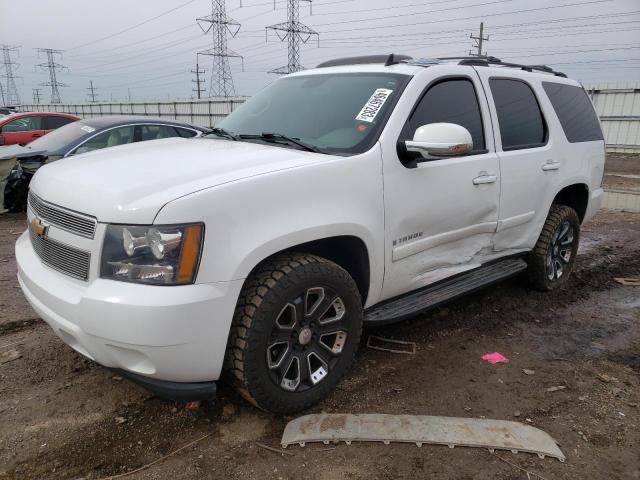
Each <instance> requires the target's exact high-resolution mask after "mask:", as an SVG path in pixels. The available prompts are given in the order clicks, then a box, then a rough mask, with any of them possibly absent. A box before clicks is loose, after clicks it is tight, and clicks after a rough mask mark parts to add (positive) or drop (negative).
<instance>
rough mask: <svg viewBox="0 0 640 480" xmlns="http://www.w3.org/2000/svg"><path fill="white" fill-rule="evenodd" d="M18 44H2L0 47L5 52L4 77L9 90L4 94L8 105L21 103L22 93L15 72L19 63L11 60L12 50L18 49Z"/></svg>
mask: <svg viewBox="0 0 640 480" xmlns="http://www.w3.org/2000/svg"><path fill="white" fill-rule="evenodd" d="M18 48H19V47H17V46H12V45H2V47H0V49H1V50H2V54H3V66H4V74H3V75H2V77H3V78H5V79H6V85H7V92H6V94H5V95H4V96H5V100H3V103H4V102H6V103H5V104H6V105H20V95H19V94H18V88H17V87H16V80H15V79H16V77H15V75H14V73H13V69H14V67H15V68H17V67H18V66H19V65H18V64H17V63H15V62H13V61H11V52H17V51H18Z"/></svg>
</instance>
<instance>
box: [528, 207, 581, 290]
mask: <svg viewBox="0 0 640 480" xmlns="http://www.w3.org/2000/svg"><path fill="white" fill-rule="evenodd" d="M579 243H580V220H579V219H578V214H577V213H576V211H575V210H574V209H573V208H571V207H567V206H565V205H552V206H551V210H550V211H549V215H548V216H547V220H546V221H545V223H544V227H542V233H540V237H539V238H538V242H537V243H536V245H535V247H534V249H533V251H531V252H530V253H529V255H528V256H527V263H528V266H529V268H528V270H527V274H528V280H529V283H530V284H531V286H532V287H533V288H535V289H537V290H541V291H550V290H555V289H556V288H559V287H561V286H562V285H564V283H565V282H566V281H567V280H568V278H569V276H570V275H571V272H572V271H573V267H574V265H575V261H576V255H577V253H578V245H579Z"/></svg>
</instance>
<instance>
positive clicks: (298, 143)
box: [238, 132, 324, 153]
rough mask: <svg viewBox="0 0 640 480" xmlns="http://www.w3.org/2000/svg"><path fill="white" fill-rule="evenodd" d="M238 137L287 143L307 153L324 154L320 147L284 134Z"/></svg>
mask: <svg viewBox="0 0 640 480" xmlns="http://www.w3.org/2000/svg"><path fill="white" fill-rule="evenodd" d="M238 137H239V138H240V139H243V138H248V139H251V138H259V139H262V140H266V141H275V142H278V141H281V142H285V143H289V144H293V145H296V146H298V147H300V148H302V149H303V150H306V151H307V152H316V153H324V152H323V151H322V150H320V149H319V148H318V147H316V146H314V145H310V144H308V143H306V142H303V141H302V140H300V139H299V138H294V137H289V136H287V135H283V134H282V133H270V132H263V133H262V134H260V135H238Z"/></svg>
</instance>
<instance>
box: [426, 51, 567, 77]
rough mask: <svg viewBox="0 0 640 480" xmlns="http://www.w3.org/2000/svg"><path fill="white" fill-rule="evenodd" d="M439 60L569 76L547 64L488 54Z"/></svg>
mask: <svg viewBox="0 0 640 480" xmlns="http://www.w3.org/2000/svg"><path fill="white" fill-rule="evenodd" d="M439 60H460V61H459V62H458V65H472V66H477V67H488V66H489V65H502V66H503V67H511V68H520V69H522V70H525V71H527V72H532V71H534V70H536V71H539V72H545V73H551V74H553V75H555V76H557V77H564V78H567V75H565V74H564V73H562V72H556V71H555V70H554V69H552V68H551V67H549V66H547V65H523V64H520V63H511V62H503V61H502V60H500V59H499V58H496V57H492V56H486V57H484V56H483V57H441V58H439Z"/></svg>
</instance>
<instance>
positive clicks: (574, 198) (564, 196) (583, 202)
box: [553, 183, 589, 223]
mask: <svg viewBox="0 0 640 480" xmlns="http://www.w3.org/2000/svg"><path fill="white" fill-rule="evenodd" d="M553 203H554V204H556V205H566V206H567V207H571V208H573V209H574V210H575V211H576V213H577V214H578V218H579V219H580V223H582V220H583V219H584V215H585V213H586V212H587V204H588V203H589V187H587V186H586V185H585V184H584V183H576V184H574V185H569V186H568V187H564V188H563V189H562V190H560V191H559V192H558V194H557V195H556V198H554V199H553Z"/></svg>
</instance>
